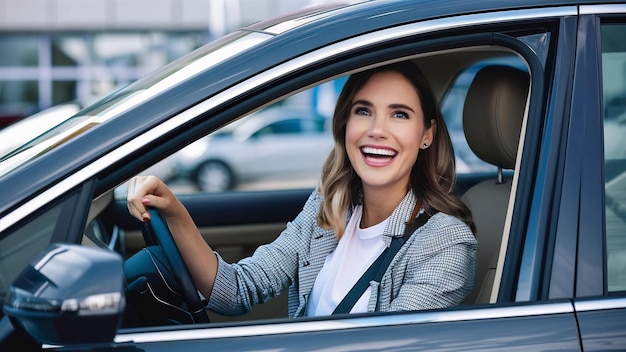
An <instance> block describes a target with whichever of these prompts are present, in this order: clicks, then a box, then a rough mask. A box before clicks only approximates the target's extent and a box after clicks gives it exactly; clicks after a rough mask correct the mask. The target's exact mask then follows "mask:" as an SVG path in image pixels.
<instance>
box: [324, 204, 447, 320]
mask: <svg viewBox="0 0 626 352" xmlns="http://www.w3.org/2000/svg"><path fill="white" fill-rule="evenodd" d="M436 213H437V212H434V213H433V214H436ZM431 216H432V215H431V214H428V213H426V212H425V211H424V212H422V213H421V214H420V215H419V216H418V217H417V219H415V215H413V216H411V219H415V221H413V222H408V223H407V224H406V226H405V228H404V235H402V237H394V238H393V239H392V240H391V245H389V247H387V248H385V250H384V251H383V252H382V253H381V254H380V256H378V258H377V259H376V260H375V261H374V263H372V265H370V267H369V268H368V269H367V270H366V271H365V273H363V275H362V276H361V278H360V279H359V281H357V282H356V283H355V284H354V286H352V289H350V291H349V292H348V293H347V294H346V296H345V297H344V298H343V299H342V300H341V302H339V304H338V305H337V308H335V310H334V311H333V314H343V313H350V311H351V310H352V307H354V305H355V304H356V302H357V301H358V300H359V298H361V296H362V295H363V293H364V292H365V290H367V288H368V287H369V284H370V282H371V281H376V282H380V280H381V279H382V277H383V274H385V271H387V267H388V266H389V263H391V260H392V259H393V257H394V256H395V255H396V253H398V251H399V250H400V248H402V245H403V244H404V243H406V241H408V239H409V238H410V237H411V235H412V234H413V233H414V232H415V230H417V229H418V228H420V227H422V226H423V225H424V224H425V223H426V222H427V221H428V219H430V217H431Z"/></svg>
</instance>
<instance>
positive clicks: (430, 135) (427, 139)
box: [421, 119, 437, 149]
mask: <svg viewBox="0 0 626 352" xmlns="http://www.w3.org/2000/svg"><path fill="white" fill-rule="evenodd" d="M435 133H437V121H436V120H435V119H432V120H430V127H429V128H428V129H427V130H425V131H424V135H422V143H421V144H422V149H426V148H428V147H430V146H431V145H432V144H433V140H434V139H435Z"/></svg>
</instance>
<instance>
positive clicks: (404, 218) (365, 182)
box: [128, 63, 477, 317]
mask: <svg viewBox="0 0 626 352" xmlns="http://www.w3.org/2000/svg"><path fill="white" fill-rule="evenodd" d="M425 116H428V119H425ZM333 136H334V138H335V149H334V150H333V151H332V152H331V154H330V156H329V157H328V160H327V161H326V164H325V166H324V168H323V170H322V179H321V184H320V187H319V190H315V191H314V192H313V193H312V194H311V196H310V197H309V200H308V201H307V203H306V204H305V205H304V208H303V210H302V211H301V212H300V214H299V215H298V216H297V217H296V219H295V220H294V221H292V222H291V223H290V224H289V225H288V226H287V229H285V230H284V231H283V232H282V233H281V234H280V235H279V236H278V238H277V239H276V240H275V241H273V242H272V243H270V244H268V245H266V246H263V247H262V248H260V249H259V250H257V251H256V252H255V253H254V254H253V255H252V256H251V257H249V258H245V259H242V260H240V261H239V262H238V263H236V264H227V263H226V262H225V261H224V260H223V259H221V257H220V256H219V255H217V256H216V254H215V253H214V252H213V249H212V248H211V247H210V246H208V245H207V243H206V242H205V241H204V239H203V238H202V236H201V235H200V232H199V231H198V229H197V225H195V223H194V221H193V218H192V217H191V216H190V215H189V213H188V211H187V210H186V209H185V207H184V205H183V204H182V203H181V202H180V201H179V200H178V199H177V198H176V196H175V195H174V193H173V192H172V191H171V190H170V189H169V188H168V187H167V186H166V185H165V184H164V183H163V182H162V181H161V180H159V179H158V178H156V177H138V178H135V179H133V180H131V182H130V184H129V190H128V209H129V211H130V213H131V215H133V216H134V217H135V218H137V219H138V220H141V221H143V222H150V221H152V220H153V219H152V217H153V216H152V215H151V214H150V213H149V212H148V207H154V208H156V209H158V210H159V211H160V212H161V214H162V215H163V217H164V218H165V220H166V223H167V224H168V226H169V231H170V232H171V235H172V236H173V237H174V239H175V241H176V244H177V246H178V249H179V250H180V253H181V255H182V257H183V258H184V260H185V263H186V264H187V266H188V268H189V271H190V273H191V276H192V277H193V281H194V282H195V284H196V285H197V287H198V290H199V291H200V292H202V294H203V295H204V296H205V297H207V298H208V305H207V307H208V309H210V310H213V311H215V312H218V313H220V314H225V315H237V314H243V313H247V312H249V311H251V310H252V308H253V306H254V305H255V304H259V303H263V302H266V301H268V300H270V299H272V298H274V297H276V296H278V295H279V294H280V293H281V292H282V291H283V290H285V289H289V296H290V300H289V301H290V305H289V316H291V317H298V316H304V315H308V316H319V315H329V314H333V313H339V312H344V313H347V312H352V313H359V312H374V311H397V310H424V309H433V308H443V307H449V306H455V305H458V304H459V303H461V301H463V299H464V298H465V296H467V295H468V294H469V293H470V291H471V290H472V285H473V277H474V271H475V265H476V263H475V261H476V249H477V244H476V240H475V239H474V237H473V235H472V232H471V227H472V226H473V223H472V221H471V215H470V213H469V210H468V209H467V207H466V206H465V205H464V204H463V203H461V201H460V200H459V199H458V198H457V196H456V195H452V194H450V193H449V192H448V190H449V189H453V188H454V175H455V173H454V154H453V151H452V148H451V141H450V137H449V135H448V133H447V129H446V128H445V121H444V120H443V118H442V116H441V113H440V112H439V108H438V106H437V101H436V100H435V99H434V96H433V94H432V92H431V89H430V87H429V86H428V84H427V81H426V79H425V78H424V77H423V75H422V74H421V72H420V71H419V68H418V67H417V66H415V65H413V64H411V63H398V64H393V65H389V66H383V67H380V68H377V69H373V70H369V71H365V72H361V73H357V74H354V75H353V76H352V77H350V78H349V79H348V81H347V82H346V85H345V86H344V89H343V90H342V92H341V94H340V95H339V100H338V102H337V109H336V110H335V114H334V117H333ZM424 144H425V145H426V146H427V147H424V146H423V145H424ZM431 144H432V147H431V148H428V146H429V145H431ZM363 148H369V150H386V151H389V152H392V157H390V158H385V159H384V161H382V162H381V158H380V157H372V156H371V155H369V154H367V153H363ZM421 148H423V151H422V153H423V156H421V157H420V156H419V155H418V153H419V151H420V149H421ZM346 155H347V157H346ZM374 160H375V161H374ZM422 213H425V214H427V216H432V218H431V219H430V220H429V221H427V222H425V223H424V224H422V225H421V226H420V227H418V228H416V229H412V230H411V231H409V232H408V233H407V236H408V237H407V238H404V241H406V242H407V243H406V245H405V248H403V249H402V250H401V251H400V252H399V254H398V257H397V259H396V263H395V265H393V266H391V267H390V268H389V269H387V270H388V271H389V273H390V274H389V275H387V276H386V277H385V278H382V280H381V281H380V283H379V284H380V285H382V286H381V287H382V289H380V290H374V289H373V288H372V287H365V288H364V289H363V291H355V293H352V291H351V287H353V286H354V285H355V284H356V283H357V282H358V280H359V277H360V276H361V275H363V274H364V273H366V272H367V271H369V270H373V271H376V270H379V265H380V264H379V263H378V261H377V258H378V257H381V258H382V257H384V253H386V248H387V247H389V245H390V243H391V242H392V241H393V240H394V239H397V238H401V237H402V236H403V235H404V234H405V232H407V231H406V230H405V226H404V224H412V223H413V222H415V220H416V217H417V216H418V215H421V214H422ZM424 216H426V215H424ZM346 217H347V218H348V221H347V225H346ZM457 217H458V218H457ZM461 219H463V221H466V223H464V222H463V221H462V220H461ZM407 226H408V225H407ZM413 232H417V233H419V239H416V237H417V236H413V237H410V236H411V235H412V234H413ZM320 234H322V237H323V238H324V239H323V240H322V241H313V238H317V237H318V236H319V235H320ZM435 243H437V244H435ZM299 258H311V260H310V265H302V264H299ZM410 262H421V263H422V264H421V265H420V266H418V267H411V266H408V263H410ZM370 267H371V268H372V269H368V268H370ZM385 269H386V268H385V267H381V268H380V270H385ZM296 277H309V278H310V279H309V280H303V281H301V282H300V283H299V285H298V287H296V286H294V285H292V282H293V278H296ZM379 280H380V279H379ZM355 287H356V286H355ZM309 290H311V293H310V296H309V295H308V294H307V292H308V291H309ZM349 292H350V294H349ZM352 295H356V296H355V297H356V298H357V300H356V301H355V302H352V303H351V305H349V306H347V307H345V308H343V305H342V309H343V310H342V311H337V310H336V309H337V307H338V306H340V303H341V302H342V300H343V299H344V297H345V299H352V298H351V296H352ZM300 297H310V298H308V299H306V298H305V299H302V298H300ZM392 297H393V299H392Z"/></svg>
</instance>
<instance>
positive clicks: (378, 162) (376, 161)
mask: <svg viewBox="0 0 626 352" xmlns="http://www.w3.org/2000/svg"><path fill="white" fill-rule="evenodd" d="M360 149H361V153H362V154H363V157H364V159H365V163H366V164H368V165H370V166H376V167H380V166H386V165H388V164H390V163H391V161H392V160H393V158H394V157H395V156H396V155H397V154H398V152H397V151H395V150H393V149H390V148H380V147H371V146H365V147H361V148H360Z"/></svg>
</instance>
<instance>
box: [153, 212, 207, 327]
mask: <svg viewBox="0 0 626 352" xmlns="http://www.w3.org/2000/svg"><path fill="white" fill-rule="evenodd" d="M148 212H149V213H150V221H148V222H145V223H144V224H143V226H142V228H141V232H142V233H143V237H144V240H145V241H146V245H147V246H150V245H153V244H158V245H159V246H160V247H161V248H162V249H163V252H164V253H165V257H166V259H167V261H168V263H169V265H170V267H171V269H172V271H173V272H174V274H175V275H176V280H177V281H178V283H179V285H180V287H181V290H182V291H183V292H182V296H183V298H184V300H185V304H187V308H188V309H189V311H190V313H191V315H192V318H193V321H194V322H195V323H209V316H208V315H207V314H206V311H205V310H204V304H202V301H200V296H199V295H198V290H197V288H196V285H195V284H194V283H193V280H192V278H191V274H190V273H189V270H188V269H187V266H186V265H185V262H184V261H183V257H182V256H181V254H180V252H179V251H178V247H177V246H176V243H175V242H174V238H173V237H172V234H171V233H170V230H169V228H168V227H167V224H166V223H165V221H164V220H163V217H162V216H161V214H160V213H159V212H158V210H156V209H153V208H151V209H148Z"/></svg>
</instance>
